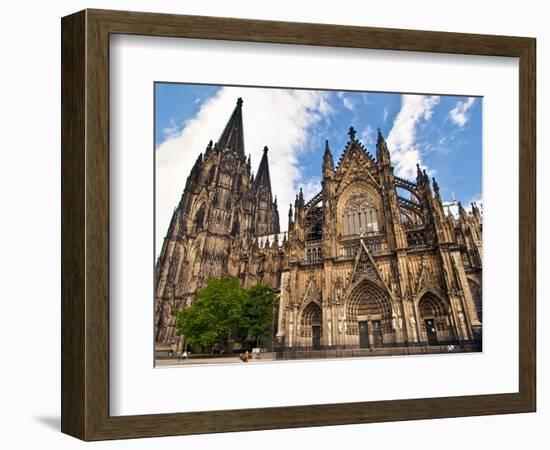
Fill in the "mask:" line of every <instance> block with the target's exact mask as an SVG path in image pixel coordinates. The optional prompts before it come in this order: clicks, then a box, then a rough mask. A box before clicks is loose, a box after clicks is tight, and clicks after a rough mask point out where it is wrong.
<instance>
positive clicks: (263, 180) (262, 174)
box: [256, 146, 271, 191]
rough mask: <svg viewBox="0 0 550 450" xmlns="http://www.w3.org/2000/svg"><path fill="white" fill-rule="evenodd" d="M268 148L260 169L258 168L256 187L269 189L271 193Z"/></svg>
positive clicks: (265, 149) (265, 148)
mask: <svg viewBox="0 0 550 450" xmlns="http://www.w3.org/2000/svg"><path fill="white" fill-rule="evenodd" d="M268 150H269V149H268V148H267V146H266V147H264V154H263V155H262V160H261V161H260V167H258V173H257V174H256V186H257V187H261V186H264V187H266V188H269V190H270V191H271V179H270V177H269V162H268V161H267V152H268Z"/></svg>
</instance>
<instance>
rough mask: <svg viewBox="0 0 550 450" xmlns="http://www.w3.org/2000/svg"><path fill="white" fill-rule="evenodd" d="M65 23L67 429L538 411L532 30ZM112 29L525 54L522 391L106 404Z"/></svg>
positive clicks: (192, 21) (90, 18) (206, 20)
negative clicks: (528, 34)
mask: <svg viewBox="0 0 550 450" xmlns="http://www.w3.org/2000/svg"><path fill="white" fill-rule="evenodd" d="M61 25H62V26H61V30H62V208H61V210H62V333H61V338H62V344H61V351H62V405H61V406H62V415H61V429H62V431H63V432H64V433H67V434H69V435H72V436H75V437H78V438H80V439H84V440H101V439H118V438H135V437H150V436H168V435H184V434H197V433H214V432H228V431H245V430H261V429H276V428H291V427H309V426H322V425H339V424H351V423H368V422H382V421H397V420H412V419H427V418H442V417H458V416H474V415H486V414H504V413H518V412H532V411H535V408H536V330H535V323H536V320H535V319H536V315H535V311H536V291H535V289H536V250H535V245H536V225H535V224H536V220H535V219H536V161H535V156H536V134H535V133H536V123H535V112H536V108H535V101H536V98H535V92H536V91H535V73H536V70H535V48H536V41H535V39H533V38H524V37H506V36H489V35H473V34H459V33H445V32H432V31H413V30H398V29H381V28H364V27H355V26H338V25H324V24H323V25H320V24H306V23H287V22H272V21H257V20H241V19H227V18H217V17H198V16H180V15H169V14H153V13H136V12H123V11H104V10H85V11H81V12H78V13H75V14H73V15H70V16H67V17H64V18H63V19H62V24H61ZM111 34H134V35H144V36H163V37H181V38H200V39H219V40H231V41H248V42H259V43H284V44H301V45H312V46H332V47H349V48H368V49H382V50H402V51H417V52H433V53H454V54H464V55H486V56H507V57H517V58H519V80H520V86H519V93H520V99H519V127H520V129H519V143H518V144H519V170H520V174H519V179H520V186H519V199H520V201H519V211H518V215H519V245H520V249H519V267H518V270H519V302H520V305H519V306H520V307H519V392H517V393H506V394H492V395H472V396H461V397H438V398H417V399H406V400H389V401H372V402H357V403H342V404H322V405H306V406H288V407H272V408H260V409H244V410H228V411H204V412H186V413H172V414H156V415H140V416H110V415H109V36H110V35H111Z"/></svg>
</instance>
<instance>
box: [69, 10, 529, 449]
mask: <svg viewBox="0 0 550 450" xmlns="http://www.w3.org/2000/svg"><path fill="white" fill-rule="evenodd" d="M535 97H536V96H535V39H533V38H524V37H507V36H489V35H469V34H458V33H443V32H435V31H416V30H414V31H413V30H397V29H379V28H365V27H349V26H339V25H321V24H304V23H286V22H271V21H254V20H240V19H227V18H216V17H197V16H176V15H167V14H153V13H134V12H122V11H103V10H86V11H81V12H78V13H75V14H73V15H70V16H67V17H64V18H63V19H62V431H63V432H65V433H67V434H70V435H73V436H76V437H78V438H81V439H84V440H101V439H117V438H131V437H147V436H166V435H182V434H196V433H212V432H227V431H244V430H259V429H274V428H290V427H305V426H321V425H336V424H350V423H368V422H379V421H395V420H412V419H421V418H422V419H424V418H441V417H458V416H467V415H486V414H503V413H516V412H532V411H535V407H536V379H535V374H536V339H535V335H536V333H535V319H536V316H535V301H536V293H535V284H536V283H535V279H536V273H535V244H536V234H535V232H536V230H535V216H536V209H535V198H536V197H535V193H536V192H535V191H536V183H535V173H536V161H535V148H536V139H535V137H536V125H535Z"/></svg>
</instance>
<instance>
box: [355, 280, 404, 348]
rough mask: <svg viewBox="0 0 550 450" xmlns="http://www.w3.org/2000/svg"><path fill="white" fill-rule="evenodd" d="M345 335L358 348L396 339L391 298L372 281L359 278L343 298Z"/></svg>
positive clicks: (377, 345)
mask: <svg viewBox="0 0 550 450" xmlns="http://www.w3.org/2000/svg"><path fill="white" fill-rule="evenodd" d="M346 335H348V336H350V339H351V343H352V344H353V345H355V344H357V343H358V344H359V347H361V348H366V347H371V346H373V347H382V346H383V345H384V344H385V343H392V342H395V335H394V330H393V327H392V307H391V303H390V300H389V298H388V295H387V294H386V292H384V290H383V289H382V288H381V287H379V286H377V285H376V284H374V283H373V282H371V281H368V280H364V281H362V282H360V283H359V284H358V285H357V286H356V287H355V288H354V289H353V291H352V292H351V294H350V296H349V298H348V301H347V302H346Z"/></svg>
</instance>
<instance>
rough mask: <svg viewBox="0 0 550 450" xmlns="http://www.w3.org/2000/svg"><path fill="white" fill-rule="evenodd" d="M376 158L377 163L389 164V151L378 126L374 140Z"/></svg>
mask: <svg viewBox="0 0 550 450" xmlns="http://www.w3.org/2000/svg"><path fill="white" fill-rule="evenodd" d="M376 159H377V160H378V164H381V165H389V164H390V151H389V150H388V145H387V144H386V140H385V139H384V136H382V130H381V129H380V128H378V138H377V140H376Z"/></svg>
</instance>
